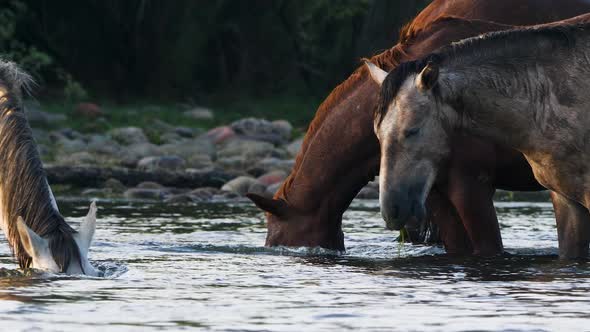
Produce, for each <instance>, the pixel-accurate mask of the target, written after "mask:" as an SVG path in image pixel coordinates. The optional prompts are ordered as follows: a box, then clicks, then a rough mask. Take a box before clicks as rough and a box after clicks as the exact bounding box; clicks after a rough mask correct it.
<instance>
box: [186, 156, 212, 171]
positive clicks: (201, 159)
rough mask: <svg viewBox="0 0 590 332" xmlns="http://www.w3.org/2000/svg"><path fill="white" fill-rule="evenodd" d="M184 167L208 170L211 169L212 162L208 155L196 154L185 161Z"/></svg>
mask: <svg viewBox="0 0 590 332" xmlns="http://www.w3.org/2000/svg"><path fill="white" fill-rule="evenodd" d="M186 167H187V168H193V169H209V168H212V167H213V161H212V160H211V157H209V156H208V155H202V154H196V155H193V156H190V157H189V158H188V159H187V161H186Z"/></svg>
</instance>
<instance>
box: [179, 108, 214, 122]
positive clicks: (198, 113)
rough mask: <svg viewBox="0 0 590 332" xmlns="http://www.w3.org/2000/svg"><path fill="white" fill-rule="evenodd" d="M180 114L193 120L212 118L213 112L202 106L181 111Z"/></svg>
mask: <svg viewBox="0 0 590 332" xmlns="http://www.w3.org/2000/svg"><path fill="white" fill-rule="evenodd" d="M182 114H183V115H184V116H185V117H187V118H191V119H195V120H211V119H213V118H214V115H213V112H212V111H211V110H209V109H206V108H203V107H195V108H193V109H190V110H188V111H184V112H182Z"/></svg>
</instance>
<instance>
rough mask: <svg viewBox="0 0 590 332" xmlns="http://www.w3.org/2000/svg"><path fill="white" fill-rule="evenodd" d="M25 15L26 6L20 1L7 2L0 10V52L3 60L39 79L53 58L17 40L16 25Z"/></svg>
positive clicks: (33, 46)
mask: <svg viewBox="0 0 590 332" xmlns="http://www.w3.org/2000/svg"><path fill="white" fill-rule="evenodd" d="M27 13H28V11H27V5H26V4H25V3H24V1H22V0H8V1H7V2H6V3H5V4H4V6H3V7H1V8H0V50H1V52H2V56H3V57H4V58H6V59H9V60H12V61H15V62H16V63H18V64H19V65H20V66H21V67H22V68H24V69H25V70H26V71H28V72H29V73H30V74H31V75H33V77H35V78H37V79H39V78H42V72H43V70H45V69H47V68H49V67H50V66H51V65H52V64H53V58H52V57H51V56H50V55H49V54H48V53H46V52H43V51H40V50H39V49H38V48H37V47H36V46H35V45H32V44H29V43H27V42H25V41H23V40H19V39H18V35H17V23H19V22H21V21H22V19H23V18H24V17H25V16H26V15H27Z"/></svg>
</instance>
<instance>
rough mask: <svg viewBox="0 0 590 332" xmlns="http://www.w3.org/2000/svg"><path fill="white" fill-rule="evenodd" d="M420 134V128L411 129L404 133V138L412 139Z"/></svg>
mask: <svg viewBox="0 0 590 332" xmlns="http://www.w3.org/2000/svg"><path fill="white" fill-rule="evenodd" d="M418 133H420V128H411V129H408V130H406V131H405V132H404V136H405V137H406V138H410V137H412V136H415V135H417V134H418Z"/></svg>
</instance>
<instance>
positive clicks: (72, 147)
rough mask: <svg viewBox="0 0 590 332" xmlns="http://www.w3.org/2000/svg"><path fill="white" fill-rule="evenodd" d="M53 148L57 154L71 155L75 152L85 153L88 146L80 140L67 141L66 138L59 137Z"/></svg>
mask: <svg viewBox="0 0 590 332" xmlns="http://www.w3.org/2000/svg"><path fill="white" fill-rule="evenodd" d="M55 146H56V148H57V152H58V154H64V155H65V154H71V153H77V152H86V151H87V150H88V145H87V144H86V142H84V141H83V140H81V139H68V138H66V137H63V136H60V137H59V138H58V139H57V141H56V143H55Z"/></svg>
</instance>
